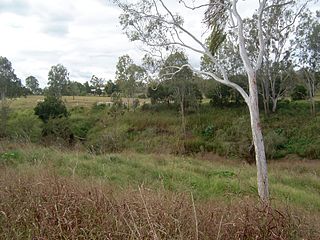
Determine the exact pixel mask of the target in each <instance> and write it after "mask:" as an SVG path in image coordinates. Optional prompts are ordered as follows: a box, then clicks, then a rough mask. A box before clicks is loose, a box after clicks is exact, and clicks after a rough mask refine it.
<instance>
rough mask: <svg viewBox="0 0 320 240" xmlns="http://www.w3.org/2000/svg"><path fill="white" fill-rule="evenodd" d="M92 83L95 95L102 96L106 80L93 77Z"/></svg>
mask: <svg viewBox="0 0 320 240" xmlns="http://www.w3.org/2000/svg"><path fill="white" fill-rule="evenodd" d="M90 83H91V85H92V87H93V90H94V95H96V94H98V95H99V96H100V95H101V94H102V90H103V87H104V83H105V80H104V79H103V78H99V77H97V76H95V75H93V76H92V77H91V80H90Z"/></svg>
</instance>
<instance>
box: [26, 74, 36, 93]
mask: <svg viewBox="0 0 320 240" xmlns="http://www.w3.org/2000/svg"><path fill="white" fill-rule="evenodd" d="M26 87H27V88H28V89H29V90H30V91H31V92H32V94H38V93H39V81H38V79H37V78H36V77H34V76H29V77H27V78H26Z"/></svg>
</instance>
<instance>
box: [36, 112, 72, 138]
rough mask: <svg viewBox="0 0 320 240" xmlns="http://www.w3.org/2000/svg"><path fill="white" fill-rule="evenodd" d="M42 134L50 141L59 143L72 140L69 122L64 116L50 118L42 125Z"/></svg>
mask: <svg viewBox="0 0 320 240" xmlns="http://www.w3.org/2000/svg"><path fill="white" fill-rule="evenodd" d="M42 136H43V137H45V139H46V140H47V141H49V142H50V143H51V141H53V142H55V143H61V144H66V143H67V144H72V143H73V142H74V135H73V133H72V131H71V127H70V122H69V119H68V118H66V117H60V118H50V119H49V120H48V121H47V123H46V124H45V125H44V128H43V130H42Z"/></svg>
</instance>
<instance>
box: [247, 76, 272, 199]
mask: <svg viewBox="0 0 320 240" xmlns="http://www.w3.org/2000/svg"><path fill="white" fill-rule="evenodd" d="M249 92H250V95H249V99H248V102H247V105H248V107H249V112H250V123H251V130H252V139H253V143H254V148H255V157H256V165H257V180H258V193H259V196H260V198H261V199H262V200H263V201H265V202H267V201H268V199H269V186H268V169H267V159H266V154H265V148H264V141H263V136H262V130H261V123H260V117H259V106H258V89H257V83H256V78H255V75H253V76H249Z"/></svg>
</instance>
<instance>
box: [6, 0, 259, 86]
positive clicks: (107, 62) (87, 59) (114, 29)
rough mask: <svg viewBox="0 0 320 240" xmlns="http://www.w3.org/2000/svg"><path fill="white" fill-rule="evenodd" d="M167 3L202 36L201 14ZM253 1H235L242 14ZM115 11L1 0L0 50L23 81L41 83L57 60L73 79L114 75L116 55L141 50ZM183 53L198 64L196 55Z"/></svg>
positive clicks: (78, 2)
mask: <svg viewBox="0 0 320 240" xmlns="http://www.w3.org/2000/svg"><path fill="white" fill-rule="evenodd" d="M199 1H206V0H199ZM167 2H168V3H169V5H170V7H172V9H174V11H176V12H182V15H183V16H184V19H185V24H186V25H187V26H188V28H189V29H190V30H191V32H193V33H195V34H196V35H197V36H201V33H203V31H204V28H203V27H201V25H200V23H201V21H202V16H203V15H202V14H198V15H197V14H194V13H193V12H190V11H187V10H183V9H182V6H181V5H177V4H175V3H173V1H169V0H167ZM254 2H257V1H256V0H246V1H239V4H240V12H241V14H242V15H244V16H248V15H250V14H252V11H253V9H254V7H253V6H254ZM120 13H121V12H120V10H119V9H117V8H115V7H114V6H112V4H111V1H110V0H109V1H108V0H90V1H88V0H1V1H0V32H1V45H0V55H2V56H5V57H7V58H8V59H9V60H10V61H11V62H12V64H13V67H14V68H15V70H16V73H17V75H18V76H19V77H20V78H21V79H22V80H24V79H25V78H26V77H27V76H29V75H34V76H36V77H37V78H38V79H39V81H40V83H41V86H42V87H43V86H45V85H46V82H47V74H48V72H49V70H50V67H51V66H52V65H55V64H58V63H61V64H63V65H65V66H66V67H67V68H68V70H69V71H70V75H71V79H72V80H76V81H80V82H84V81H88V80H90V77H91V76H92V75H93V74H94V75H97V76H99V77H104V78H106V79H113V78H114V74H115V66H116V63H117V60H118V57H119V56H121V55H123V54H129V55H130V56H131V57H132V58H133V59H134V61H136V62H139V61H140V60H141V58H142V56H143V55H144V53H143V52H141V51H140V50H139V48H138V44H137V43H130V42H129V41H128V39H127V37H126V36H125V35H124V34H123V33H122V31H121V26H120V24H119V21H118V16H119V14H120ZM187 53H188V54H189V59H190V61H191V62H192V63H194V64H199V59H200V56H198V55H197V54H195V53H191V52H190V51H187Z"/></svg>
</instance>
